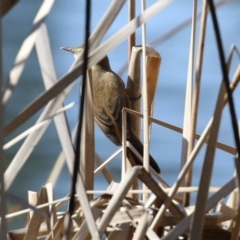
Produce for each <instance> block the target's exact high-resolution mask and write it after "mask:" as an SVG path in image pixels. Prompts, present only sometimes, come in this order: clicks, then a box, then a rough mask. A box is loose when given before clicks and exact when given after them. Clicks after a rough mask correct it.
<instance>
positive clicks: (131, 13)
mask: <svg viewBox="0 0 240 240" xmlns="http://www.w3.org/2000/svg"><path fill="white" fill-rule="evenodd" d="M135 16H136V1H135V0H128V20H129V21H131V20H133V19H134V18H135ZM135 45H136V34H135V32H134V33H133V34H131V35H130V36H129V37H128V65H130V59H131V55H132V48H133V47H134V46H135Z"/></svg>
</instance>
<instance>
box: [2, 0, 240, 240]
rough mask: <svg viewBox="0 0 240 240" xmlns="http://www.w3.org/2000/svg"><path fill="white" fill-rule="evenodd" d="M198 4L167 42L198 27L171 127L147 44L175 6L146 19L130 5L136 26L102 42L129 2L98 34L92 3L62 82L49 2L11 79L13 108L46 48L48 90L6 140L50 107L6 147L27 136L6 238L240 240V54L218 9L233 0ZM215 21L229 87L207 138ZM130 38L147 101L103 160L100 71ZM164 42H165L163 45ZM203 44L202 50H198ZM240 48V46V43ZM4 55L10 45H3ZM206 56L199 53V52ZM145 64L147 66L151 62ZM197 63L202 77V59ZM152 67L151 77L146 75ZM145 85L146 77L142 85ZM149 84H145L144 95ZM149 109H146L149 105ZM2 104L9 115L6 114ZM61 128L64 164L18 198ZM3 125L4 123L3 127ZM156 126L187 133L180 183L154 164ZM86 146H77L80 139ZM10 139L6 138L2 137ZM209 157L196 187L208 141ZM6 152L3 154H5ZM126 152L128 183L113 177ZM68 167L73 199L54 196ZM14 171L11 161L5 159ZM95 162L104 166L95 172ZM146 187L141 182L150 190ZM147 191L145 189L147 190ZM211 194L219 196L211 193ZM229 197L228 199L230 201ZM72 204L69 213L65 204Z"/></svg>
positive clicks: (132, 85)
mask: <svg viewBox="0 0 240 240" xmlns="http://www.w3.org/2000/svg"><path fill="white" fill-rule="evenodd" d="M16 2H17V1H10V2H9V4H8V5H6V3H1V4H2V6H1V10H2V11H1V17H3V16H4V15H5V14H6V12H7V11H10V10H11V8H12V7H14V4H15V3H16ZM192 2H193V11H192V18H191V19H190V20H189V21H186V22H184V23H181V24H180V25H179V26H177V27H176V28H175V29H174V30H172V31H171V30H170V32H169V33H168V34H167V35H166V36H161V37H160V40H161V39H162V38H164V37H165V38H166V37H169V36H170V35H171V34H175V33H176V32H177V31H178V29H181V28H182V27H183V26H185V25H186V24H191V36H190V40H191V41H190V46H189V61H188V73H187V81H186V98H185V108H184V121H183V128H180V127H177V126H174V125H172V124H170V123H168V122H164V121H161V120H159V119H155V118H153V109H154V104H157V103H156V102H155V101H154V100H155V94H156V88H157V84H158V79H159V72H160V71H161V60H162V59H161V55H160V53H158V52H157V51H156V50H155V49H154V47H152V46H150V45H147V42H146V35H147V29H146V23H147V21H148V20H149V19H150V18H151V17H153V16H154V15H155V14H158V13H161V10H162V9H164V8H165V7H167V6H168V5H169V4H171V1H169V0H162V1H156V2H155V3H154V4H153V5H152V6H150V7H148V8H146V3H145V1H144V0H142V1H141V13H139V14H137V13H136V4H140V1H136V2H135V1H134V0H131V1H129V3H128V4H129V13H128V14H129V22H128V23H127V24H126V25H125V26H123V27H122V28H121V29H119V31H117V32H116V33H115V34H113V35H112V36H111V37H109V38H108V39H106V40H105V41H104V42H102V39H103V37H104V35H105V33H106V31H107V30H108V29H109V27H110V26H111V24H112V22H113V21H114V19H115V18H116V17H117V15H118V13H119V12H120V10H121V8H122V6H123V4H124V3H125V1H123V0H114V1H112V3H111V5H110V6H109V8H108V10H107V11H106V13H105V15H104V16H103V17H102V19H101V21H100V22H99V24H98V26H97V27H96V29H95V30H94V31H93V32H92V33H91V34H90V35H89V34H88V33H89V21H90V18H91V12H90V9H91V6H90V1H86V28H85V32H86V33H85V46H86V48H85V50H84V53H83V54H82V55H81V56H79V58H78V59H77V60H76V61H75V62H74V64H73V65H72V66H71V68H70V69H69V71H68V72H67V73H66V74H65V75H64V76H62V77H61V78H60V79H58V78H57V74H56V71H55V67H54V61H53V57H52V52H51V47H50V40H49V34H48V27H47V25H46V23H45V20H46V17H47V16H48V14H49V13H50V10H51V8H53V7H54V0H45V1H43V3H42V6H41V7H40V9H39V11H38V13H37V15H36V17H35V19H34V21H33V24H32V27H31V30H30V33H29V35H28V36H27V38H26V39H25V40H24V42H23V44H22V46H21V48H20V49H19V52H18V54H17V56H16V59H15V62H14V66H13V68H12V69H11V71H10V73H9V79H8V81H7V82H6V83H5V85H4V86H2V89H3V91H2V92H1V94H2V107H4V106H5V105H6V104H7V102H8V101H9V99H11V97H12V93H13V91H14V90H15V88H17V87H18V82H19V78H20V76H21V74H22V72H23V69H24V66H25V63H26V60H27V59H28V57H29V55H30V53H31V51H32V49H33V48H34V47H35V48H36V50H37V57H38V60H39V63H40V68H41V73H42V79H43V83H44V86H45V91H44V92H43V93H42V94H41V95H40V96H39V97H38V98H36V99H35V100H34V101H33V102H31V103H29V105H28V106H27V107H26V108H25V109H23V110H22V111H21V113H20V114H19V115H18V116H16V117H15V118H14V119H13V120H12V121H11V122H10V123H8V124H7V125H6V126H3V127H2V134H1V138H4V137H7V136H8V135H10V134H11V133H12V132H14V131H15V130H16V129H18V128H19V127H20V126H21V125H23V124H24V123H25V122H26V121H27V120H28V119H30V118H31V117H32V116H33V115H34V114H36V113H37V112H38V111H40V110H41V109H43V110H42V112H41V114H40V116H39V118H38V120H37V121H36V123H35V125H34V126H31V127H30V126H29V129H28V130H26V131H25V132H23V133H22V134H20V135H19V136H17V137H16V138H14V139H12V140H11V141H10V142H8V143H6V144H4V145H3V144H2V145H3V149H4V150H5V151H7V149H8V148H10V147H11V146H12V145H14V144H16V143H17V142H18V141H20V140H21V139H24V141H23V143H22V145H21V147H20V148H19V150H18V152H17V153H16V155H15V156H14V158H13V159H12V161H11V163H10V164H9V166H8V167H7V169H6V170H5V171H3V169H4V168H3V167H1V168H0V169H1V171H0V176H1V178H0V184H1V185H0V186H1V192H0V200H1V207H0V216H1V235H0V236H1V237H0V238H1V239H2V240H6V239H11V240H20V239H23V240H30V239H46V240H50V239H52V240H53V239H54V240H57V239H75V240H77V239H109V240H111V239H134V240H138V239H163V240H168V239H169V240H173V239H191V240H197V239H204V240H208V239H209V240H210V239H211V240H213V239H231V240H236V239H239V230H240V208H239V181H240V180H239V179H240V164H239V160H240V159H239V153H240V141H239V133H238V132H239V131H238V126H237V116H236V112H235V106H234V101H233V95H232V93H233V92H234V90H235V89H236V88H237V86H238V83H239V81H240V66H239V65H238V66H237V67H236V69H235V74H234V76H233V78H232V80H231V81H230V80H229V77H228V72H229V69H230V67H231V61H232V58H233V55H234V54H237V55H238V57H239V55H240V54H239V51H238V49H237V48H236V47H232V48H231V49H230V52H229V55H228V56H227V58H225V56H224V54H223V50H222V48H223V47H222V42H221V35H220V33H219V26H218V20H217V17H216V14H215V9H216V8H217V7H218V6H220V5H222V4H227V1H220V2H218V3H216V5H215V6H214V5H213V2H212V1H211V0H204V1H203V4H202V10H201V11H199V10H198V9H197V1H196V0H194V1H192ZM208 15H209V16H210V17H209V19H212V22H213V32H214V33H215V35H216V47H217V48H218V51H219V62H220V63H221V69H222V81H219V82H220V83H219V85H221V87H220V90H219V94H218V97H217V101H216V106H215V111H214V115H213V116H212V118H211V119H210V120H209V122H208V124H207V125H206V127H205V129H204V131H203V132H202V134H197V133H196V124H197V120H198V117H199V116H198V108H199V100H200V88H201V75H202V65H203V55H204V47H205V36H206V25H207V24H208V23H207V16H208ZM198 18H201V21H200V27H199V34H198V36H199V38H198V39H196V35H197V30H196V29H197V28H196V23H197V20H198ZM137 28H142V46H135V45H136V36H135V31H136V29H137ZM126 38H128V39H129V42H128V48H129V54H128V56H129V59H128V67H127V68H128V81H127V85H126V88H127V92H128V94H129V96H139V95H140V94H142V101H141V99H139V100H137V101H134V102H132V105H131V109H125V108H124V109H123V111H122V119H123V126H122V133H123V139H122V147H121V148H120V149H119V150H118V151H116V152H115V153H113V154H112V155H111V156H109V158H108V159H107V160H106V161H103V160H102V159H101V157H100V156H99V155H98V153H97V152H96V151H95V149H94V115H93V112H92V89H91V70H90V69H91V66H92V65H94V64H96V63H97V62H98V61H100V60H101V59H102V58H103V57H104V56H105V55H106V54H108V52H109V51H111V50H112V49H114V48H115V47H116V46H118V45H119V44H120V43H121V42H122V41H123V40H125V39H126ZM157 41H159V39H156V41H155V42H157ZM197 43H198V47H197V51H195V49H196V45H197ZM233 44H234V43H233ZM0 49H1V48H0ZM195 52H196V54H195ZM141 61H142V63H141ZM195 62H196V72H195V71H194V69H195V67H194V63H195ZM141 68H142V75H141ZM81 75H83V80H82V81H83V84H82V95H81V96H80V102H81V103H82V104H81V105H80V109H79V123H78V124H77V126H76V127H75V128H74V129H73V130H72V132H71V131H70V129H69V127H68V119H67V118H66V115H65V114H64V112H65V111H66V110H67V109H68V108H70V107H71V106H72V105H71V104H70V105H68V106H64V105H63V101H64V99H65V98H66V96H67V95H68V94H69V93H70V91H71V89H72V88H73V86H74V82H75V80H76V79H77V78H78V77H79V76H81ZM141 79H142V80H141ZM141 86H143V88H142V90H141ZM141 105H142V113H140V106H141ZM226 105H228V106H229V108H230V113H229V114H230V116H231V123H232V126H233V132H234V137H235V146H234V147H233V146H228V145H226V144H223V143H221V142H218V133H219V126H220V124H221V115H222V112H223V109H224V107H225V106H226ZM2 110H3V109H2V108H1V111H0V113H1V112H2ZM127 113H128V114H131V115H132V117H133V122H134V124H133V125H134V130H135V131H136V132H137V133H138V134H139V136H140V125H141V121H142V122H143V143H144V156H143V157H142V156H141V155H140V154H139V153H138V152H137V151H136V150H135V149H134V147H133V146H132V145H131V144H130V143H129V142H128V141H127V140H126V114H127ZM52 121H53V122H54V124H55V126H56V129H57V133H58V137H59V140H60V142H61V146H62V153H60V155H59V157H58V159H56V163H55V166H54V168H53V170H52V173H51V175H50V176H49V178H48V179H47V184H46V185H45V186H43V187H42V188H41V189H40V191H39V192H38V193H37V192H32V191H29V192H28V201H25V200H23V199H20V198H19V197H18V196H15V195H13V194H10V193H8V189H9V188H10V186H11V185H12V183H13V182H14V181H15V179H16V176H17V174H18V173H19V172H20V171H21V170H22V167H23V165H24V164H25V162H26V161H27V160H28V158H29V156H30V154H31V153H32V151H33V150H34V146H35V145H36V144H38V142H39V141H40V139H41V138H42V136H43V134H44V132H45V131H47V129H48V126H49V124H50V123H51V122H52ZM0 123H1V124H2V125H3V123H2V121H1V122H0ZM152 124H158V125H160V126H162V127H164V128H167V129H169V130H171V131H175V132H177V133H179V134H181V135H182V139H183V141H182V150H181V163H180V165H181V170H180V172H179V174H178V176H177V178H176V180H175V182H174V184H173V185H172V186H170V185H169V184H168V183H167V182H166V181H165V180H164V179H163V178H162V177H161V175H158V174H157V173H156V172H155V171H154V170H153V169H151V167H150V166H149V162H148V161H149V160H148V157H149V139H150V135H151V129H152ZM75 139H77V140H76V144H75V145H74V143H75ZM0 140H1V143H2V142H3V140H4V139H0ZM204 144H206V145H207V147H206V153H205V157H204V160H203V167H202V172H201V177H200V183H199V186H192V183H191V181H192V166H193V163H194V160H195V159H196V157H197V156H198V154H199V152H200V150H201V148H202V147H203V145H204ZM127 148H131V149H132V151H133V152H135V154H136V155H137V156H138V157H139V159H140V160H141V161H142V162H143V166H135V163H134V162H132V161H131V159H127V157H126V149H127ZM217 148H219V149H221V150H223V151H225V152H227V153H228V154H230V155H233V158H234V159H235V162H234V163H235V172H234V173H233V177H232V179H230V180H229V181H228V182H226V183H225V184H223V185H222V186H220V187H213V186H210V180H211V177H212V171H213V163H214V156H215V150H216V149H217ZM0 154H1V156H3V152H2V151H1V152H0ZM119 154H122V169H120V171H121V181H120V182H119V183H117V182H114V181H113V179H114V178H113V176H112V173H111V172H110V171H109V169H108V164H109V162H111V161H112V160H113V159H114V158H115V157H116V156H117V155H119ZM65 162H66V164H67V167H68V170H69V173H70V174H71V177H72V183H71V191H70V193H69V194H67V195H66V196H65V197H64V198H61V199H55V198H54V185H55V182H56V179H57V178H58V176H59V174H60V172H61V169H62V166H63V164H64V163H65ZM0 164H1V166H4V160H3V157H1V158H0ZM95 165H96V166H97V167H96V168H95ZM99 172H101V173H102V174H103V176H104V177H105V179H106V181H107V182H108V184H109V186H108V188H107V189H106V190H97V189H94V184H93V183H94V178H95V176H96V175H97V174H98V173H99ZM140 183H141V184H140ZM139 186H142V187H141V188H140V187H139ZM192 192H197V199H196V203H195V205H193V206H191V205H190V203H191V202H190V196H191V193H192ZM209 193H211V194H209ZM9 199H11V200H12V199H14V201H16V202H18V203H19V204H20V205H21V206H24V207H23V208H24V209H22V210H19V211H15V212H12V213H8V212H7V209H6V203H7V202H8V200H9ZM223 199H227V201H226V203H224V202H223V201H222V200H223ZM66 203H67V204H68V207H67V208H64V209H65V210H64V211H63V210H62V208H61V207H62V206H63V205H64V204H66ZM23 214H24V215H26V214H27V221H26V227H25V228H22V229H14V230H11V231H8V227H7V223H8V220H9V219H13V218H15V217H17V216H20V215H23Z"/></svg>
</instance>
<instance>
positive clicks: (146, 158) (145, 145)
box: [141, 0, 150, 202]
mask: <svg viewBox="0 0 240 240" xmlns="http://www.w3.org/2000/svg"><path fill="white" fill-rule="evenodd" d="M145 9H146V1H145V0H141V10H142V13H143V12H144V11H145ZM146 31H147V30H146V23H143V24H142V82H143V83H142V93H143V94H142V96H143V166H144V168H145V169H146V170H147V172H149V136H150V132H149V122H148V115H149V109H148V85H147V63H146V57H147V52H146ZM146 189H147V187H146V186H145V185H144V184H143V190H146ZM142 198H143V201H144V202H146V201H147V199H148V194H146V193H144V194H143V195H142Z"/></svg>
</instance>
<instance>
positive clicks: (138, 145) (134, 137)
mask: <svg viewBox="0 0 240 240" xmlns="http://www.w3.org/2000/svg"><path fill="white" fill-rule="evenodd" d="M128 141H129V142H130V143H131V144H132V145H133V146H134V148H135V149H136V150H137V151H138V152H139V154H140V155H142V156H143V144H142V142H141V141H140V140H139V138H138V137H137V135H136V134H135V133H134V132H133V131H132V132H131V134H130V138H129V139H128ZM127 156H128V158H129V160H130V162H131V161H133V162H134V163H135V164H136V165H143V163H142V161H141V160H140V159H139V158H138V157H137V156H136V155H135V154H134V152H133V151H132V150H131V149H130V148H127ZM149 163H150V166H151V167H152V168H153V169H154V170H155V171H156V172H157V173H161V170H160V168H159V166H158V164H157V163H156V161H155V160H154V158H153V157H152V156H151V155H149Z"/></svg>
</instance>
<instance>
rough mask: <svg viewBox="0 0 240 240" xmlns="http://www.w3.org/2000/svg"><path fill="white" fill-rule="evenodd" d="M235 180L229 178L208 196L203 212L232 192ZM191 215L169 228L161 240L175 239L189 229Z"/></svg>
mask: <svg viewBox="0 0 240 240" xmlns="http://www.w3.org/2000/svg"><path fill="white" fill-rule="evenodd" d="M235 181H236V179H235V178H233V179H231V180H230V181H228V182H227V183H226V184H225V185H224V186H222V187H221V189H220V190H219V191H217V192H216V193H214V194H213V195H212V196H211V197H209V198H208V200H207V205H206V209H205V212H207V211H209V210H210V209H212V208H214V207H215V206H216V204H217V203H218V202H219V201H220V200H221V199H223V198H224V197H226V196H227V195H228V194H229V193H230V192H232V191H233V190H234V189H235V187H236V184H235ZM192 216H193V214H190V215H189V216H188V217H186V218H184V219H183V220H182V221H181V222H179V223H178V224H177V225H176V227H175V228H174V229H172V230H170V232H169V233H168V234H167V235H165V236H164V237H163V238H162V240H172V239H176V238H178V236H181V235H182V234H184V233H186V232H187V231H188V230H189V227H190V224H191V220H192Z"/></svg>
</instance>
